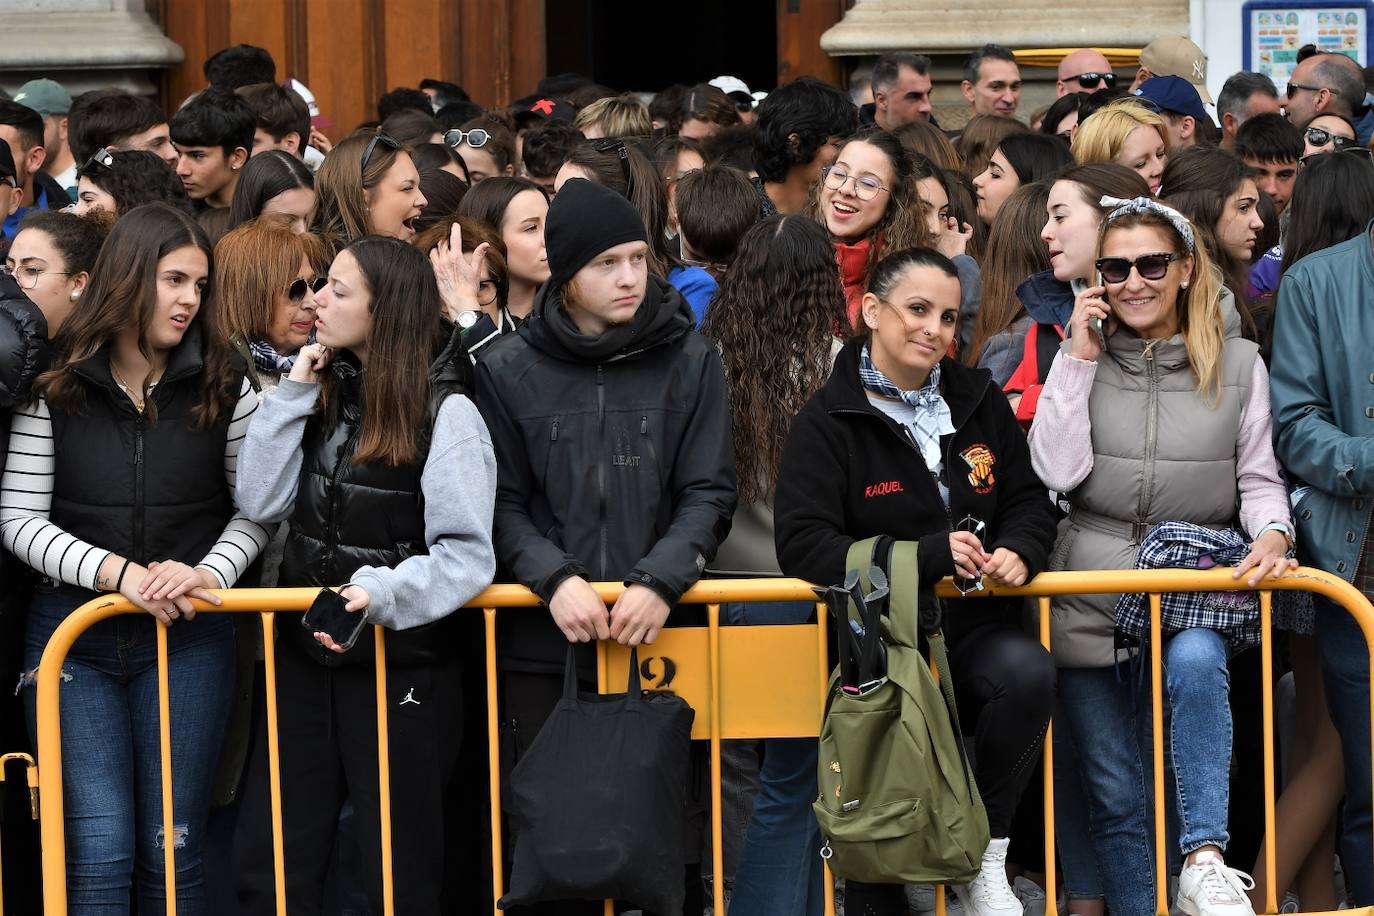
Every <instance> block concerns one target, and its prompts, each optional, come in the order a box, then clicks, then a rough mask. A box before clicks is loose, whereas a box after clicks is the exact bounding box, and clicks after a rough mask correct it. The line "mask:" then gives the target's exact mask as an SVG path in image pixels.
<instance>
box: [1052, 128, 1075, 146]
mask: <svg viewBox="0 0 1374 916" xmlns="http://www.w3.org/2000/svg"><path fill="white" fill-rule="evenodd" d="M1055 136H1056V137H1058V138H1059V139H1060V140H1063V141H1064V142H1065V143H1069V144H1072V143H1073V128H1072V127H1070V128H1069V129H1068V130H1061V131H1060V132H1059V133H1057V134H1055Z"/></svg>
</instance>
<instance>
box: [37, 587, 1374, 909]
mask: <svg viewBox="0 0 1374 916" xmlns="http://www.w3.org/2000/svg"><path fill="white" fill-rule="evenodd" d="M594 587H595V589H596V591H597V593H598V595H599V596H600V597H601V599H602V600H603V601H605V602H606V603H607V604H611V603H613V602H614V601H615V599H616V598H617V597H618V596H619V595H620V594H621V592H622V591H623V590H624V587H623V586H622V585H619V584H608V583H599V584H596V585H595V586H594ZM1261 587H1262V588H1263V589H1264V590H1263V591H1261V625H1262V642H1261V645H1262V653H1263V670H1264V671H1265V673H1266V674H1265V677H1264V679H1263V683H1262V696H1263V711H1264V719H1265V722H1264V783H1265V803H1264V810H1265V850H1266V861H1265V868H1266V872H1267V874H1268V876H1269V880H1268V882H1267V885H1266V886H1267V892H1266V898H1267V899H1266V901H1265V912H1267V913H1275V912H1277V902H1276V899H1275V898H1276V894H1277V889H1276V888H1275V885H1274V880H1273V877H1274V873H1275V867H1276V864H1275V843H1274V831H1275V824H1274V747H1273V725H1272V715H1273V691H1272V684H1271V682H1270V680H1269V677H1268V672H1269V671H1270V670H1271V668H1270V665H1271V662H1272V652H1273V647H1272V633H1271V628H1270V620H1269V611H1270V597H1271V590H1280V591H1298V590H1304V591H1310V592H1314V593H1317V594H1320V595H1323V596H1325V597H1327V598H1329V599H1330V600H1331V601H1333V602H1334V603H1336V604H1337V605H1339V606H1341V607H1343V608H1344V609H1345V610H1346V612H1347V613H1349V614H1351V616H1353V617H1354V618H1355V620H1356V622H1357V623H1358V624H1359V626H1360V629H1361V631H1362V632H1363V634H1364V638H1365V643H1366V645H1367V646H1370V647H1374V608H1371V606H1370V604H1369V602H1368V601H1367V600H1366V599H1365V598H1364V596H1363V595H1361V594H1360V593H1359V592H1358V591H1357V590H1356V589H1354V588H1353V587H1352V586H1351V585H1349V584H1348V583H1346V582H1344V581H1343V580H1340V579H1338V578H1336V577H1334V576H1331V575H1329V574H1327V573H1323V572H1320V571H1318V570H1312V569H1306V568H1304V569H1300V570H1298V571H1297V572H1295V573H1292V574H1290V575H1288V576H1286V577H1284V578H1283V579H1281V580H1272V579H1270V580H1265V581H1264V582H1263V583H1261ZM1240 590H1249V588H1248V586H1247V585H1246V584H1245V583H1244V581H1243V580H1236V579H1232V578H1231V575H1230V571H1229V570H1225V569H1219V570H1209V571H1205V572H1199V571H1192V570H1141V571H1137V570H1111V571H1087V572H1061V573H1045V574H1042V575H1040V576H1038V577H1037V578H1036V579H1035V580H1034V581H1032V582H1031V583H1029V584H1028V585H1026V586H1025V587H1022V588H1018V589H1005V588H988V589H985V590H984V591H983V592H980V593H977V594H978V596H979V597H992V596H1004V597H1007V596H1016V597H1028V598H1036V599H1038V604H1039V612H1040V638H1041V641H1042V643H1044V644H1045V645H1046V646H1047V647H1048V646H1049V621H1050V608H1051V599H1052V598H1053V597H1056V596H1063V595H1075V594H1117V593H1123V592H1132V593H1134V592H1146V593H1149V595H1150V612H1151V639H1150V665H1151V671H1152V673H1153V675H1154V676H1153V678H1152V702H1151V714H1152V717H1153V721H1154V726H1155V727H1154V729H1153V734H1154V783H1155V811H1154V815H1155V847H1156V862H1157V863H1158V864H1159V865H1160V867H1158V868H1157V869H1156V879H1157V908H1158V912H1159V913H1160V914H1161V916H1165V914H1167V913H1168V901H1167V899H1166V888H1167V880H1168V877H1167V875H1166V874H1165V869H1164V868H1163V867H1162V865H1163V863H1164V862H1166V861H1167V858H1166V856H1165V855H1164V843H1165V837H1166V834H1165V829H1164V807H1163V806H1164V804H1165V800H1166V795H1165V793H1164V791H1163V780H1164V766H1163V753H1164V751H1163V735H1162V728H1161V727H1160V723H1161V721H1162V718H1163V698H1162V687H1161V680H1160V676H1159V675H1160V668H1161V661H1160V646H1161V639H1160V635H1161V634H1160V622H1159V621H1160V616H1159V608H1160V595H1161V594H1163V593H1168V592H1185V591H1240ZM939 592H940V594H941V595H942V596H943V597H946V598H953V597H956V596H957V593H956V592H955V591H954V589H953V586H952V584H951V583H950V582H949V581H946V582H944V583H942V584H941V585H940V587H939ZM217 594H218V595H219V596H220V598H221V600H222V601H223V604H222V605H221V606H220V607H218V608H216V607H212V606H210V605H208V604H203V603H198V604H197V608H198V610H199V611H200V612H202V613H218V612H236V613H254V612H256V613H259V614H260V615H261V622H262V630H263V648H264V665H265V673H266V691H267V696H266V700H267V703H266V707H267V728H268V736H269V743H268V759H269V773H270V777H269V778H270V786H271V798H272V804H271V810H272V828H273V859H274V869H275V878H276V888H277V912H278V913H279V914H283V916H284V914H285V913H286V912H287V909H286V898H285V870H284V851H283V842H282V816H281V780H282V778H283V777H282V773H281V762H280V756H279V752H278V747H277V708H276V644H275V639H274V632H273V625H274V621H275V614H276V613H286V612H299V611H304V610H305V609H306V608H307V607H309V605H310V603H311V602H312V601H313V600H314V597H315V594H316V590H315V589H303V588H294V589H231V590H226V591H221V592H217ZM798 600H804V601H811V600H814V595H813V593H812V591H811V588H810V586H809V584H808V583H805V582H802V581H800V580H797V579H735V580H729V579H725V580H709V581H703V582H701V583H698V584H697V585H696V586H695V587H694V588H692V589H691V590H690V591H689V592H688V593H687V594H685V595H684V596H683V598H682V601H683V603H693V604H705V605H707V615H708V622H707V626H706V627H687V628H680V629H668V630H664V631H663V633H662V634H661V635H660V637H659V639H658V640H657V641H656V642H655V644H654V645H653V647H652V650H653V652H654V657H655V658H657V657H662V658H663V659H665V660H666V659H671V660H672V661H673V668H674V669H675V671H676V677H675V679H674V682H673V683H672V685H671V688H672V689H674V690H675V691H677V692H678V693H680V694H681V695H682V696H683V697H684V698H685V699H687V701H688V702H689V703H691V704H692V706H693V708H694V709H695V710H696V713H697V717H696V722H695V724H694V726H693V737H694V738H698V739H707V740H709V741H710V745H711V801H712V815H711V835H712V850H713V862H712V864H713V866H714V869H713V874H714V875H716V876H717V878H716V880H715V881H714V902H715V912H716V913H721V914H723V913H724V912H725V909H724V901H723V881H722V880H720V876H721V874H722V871H723V868H722V861H721V850H722V843H721V834H722V821H721V797H720V742H721V741H722V740H725V739H732V738H761V737H814V736H816V735H817V734H818V733H819V725H820V722H819V710H820V709H821V708H822V707H823V704H824V700H825V690H826V682H827V677H828V671H827V662H826V647H827V646H826V643H827V635H826V619H825V613H824V610H823V609H821V610H820V611H819V613H818V615H817V616H818V620H817V623H815V624H811V625H800V626H775V627H774V626H770V627H721V626H720V605H721V604H722V603H724V602H765V601H798ZM538 605H539V601H538V599H537V598H536V597H535V596H534V595H533V594H532V593H531V592H529V591H528V590H526V589H524V588H521V587H519V586H510V585H497V586H492V587H491V588H489V589H487V590H486V591H484V592H483V593H482V594H480V595H478V596H477V597H476V598H475V599H473V600H472V601H471V602H469V604H468V605H467V607H468V608H470V609H474V610H475V609H479V608H480V609H481V610H482V612H483V617H484V622H485V636H486V640H485V641H486V656H487V687H488V697H487V732H488V739H489V745H490V749H489V755H490V757H489V764H490V770H491V775H490V786H489V791H490V795H491V830H492V847H493V850H492V860H493V870H492V892H493V895H494V897H495V898H499V897H500V895H501V894H502V893H503V891H504V889H505V882H504V868H503V863H504V857H503V854H502V840H501V837H502V832H501V792H500V779H501V775H500V774H501V770H500V760H499V751H500V742H499V740H498V735H497V726H498V710H497V705H496V703H497V691H496V678H497V664H496V662H497V659H496V622H497V616H496V609H497V608H519V607H526V608H534V607H537V606H538ZM531 612H532V613H533V612H535V611H531ZM130 613H142V611H139V610H138V609H137V608H135V607H134V606H133V605H131V604H130V603H129V602H127V601H125V600H123V599H122V598H120V597H118V596H103V597H100V598H97V599H95V600H92V601H90V602H88V603H87V604H85V605H83V606H82V607H81V608H79V609H77V610H76V611H74V612H73V613H72V614H71V615H70V616H69V617H68V618H67V619H66V620H65V621H63V623H62V624H61V625H60V626H59V627H58V628H57V630H56V631H55V632H54V633H53V635H52V637H51V639H50V640H49V642H48V646H47V648H46V650H45V652H44V654H43V660H42V663H41V665H40V667H39V671H38V684H37V689H38V697H37V701H38V762H39V764H40V767H39V774H38V784H39V789H40V792H41V798H42V801H43V804H42V805H41V807H40V815H41V820H42V835H43V874H44V904H45V912H46V913H48V914H50V916H56V914H62V913H65V912H66V881H65V878H66V869H65V844H64V822H63V809H62V768H61V759H62V747H61V733H60V720H59V717H58V699H59V686H60V681H61V678H60V674H61V669H62V665H63V662H64V660H65V658H66V655H67V652H68V651H69V650H70V648H71V645H72V643H73V642H74V641H75V640H76V638H77V637H78V636H80V635H81V633H83V632H85V630H86V629H87V628H89V627H90V626H91V625H93V624H95V623H97V622H98V621H100V620H104V619H106V618H108V617H112V616H114V615H117V614H130ZM374 639H375V640H376V650H377V651H376V654H377V661H378V664H377V675H376V677H377V731H378V779H379V791H380V808H381V818H382V824H381V830H382V861H381V863H380V864H381V870H382V890H383V897H384V907H385V910H384V911H385V913H386V914H387V916H391V914H393V913H394V902H393V880H392V873H391V871H392V870H391V829H390V828H391V824H390V773H389V759H388V756H389V755H388V742H387V713H386V702H385V699H386V664H385V659H386V639H385V635H384V631H383V630H382V628H380V627H377V628H375V629H374ZM157 651H158V670H159V684H158V702H159V709H160V719H161V753H162V788H163V791H162V799H163V822H164V835H166V836H173V835H174V830H173V823H174V819H173V811H172V785H171V781H172V772H171V768H170V765H169V759H170V753H171V741H172V735H171V724H170V721H169V716H168V689H167V634H166V628H165V627H164V626H162V625H160V624H159V625H158V639H157ZM644 654H645V656H646V659H645V662H644V663H645V664H649V662H650V661H652V659H650V658H648V653H647V652H646V653H644ZM1371 657H1374V652H1371ZM760 659H763V660H766V664H764V665H760V664H758V662H759V660H760ZM597 660H598V664H597V678H598V685H599V688H600V689H601V690H602V691H603V692H604V691H605V690H606V689H607V685H609V684H622V683H624V675H625V674H626V673H627V665H628V651H627V650H626V649H624V648H623V647H621V646H618V645H615V644H608V643H601V644H599V646H598V659H597ZM660 664H661V665H662V667H663V671H664V672H665V674H664V675H657V674H652V671H651V676H648V677H647V680H649V681H651V682H652V681H655V680H656V681H657V682H658V683H657V685H655V684H653V683H650V687H653V686H658V687H662V686H665V685H664V684H663V681H664V680H665V679H666V671H667V664H666V661H665V662H661V663H660ZM1372 674H1374V672H1372ZM808 693H809V694H810V695H811V696H812V697H814V698H815V703H816V705H815V706H809V705H808V704H806V703H800V702H798V698H800V697H804V696H806V695H807V694H808ZM1371 734H1372V735H1374V727H1372V728H1371ZM1044 756H1045V787H1044V792H1045V855H1046V863H1047V865H1048V867H1047V869H1046V879H1047V881H1046V883H1047V887H1046V889H1045V890H1046V899H1047V901H1054V900H1055V899H1056V889H1055V876H1054V868H1053V862H1054V814H1053V812H1054V787H1053V771H1054V766H1053V745H1052V740H1051V735H1050V734H1048V733H1047V734H1046V737H1045V742H1044ZM30 773H31V775H30V782H31V784H32V779H33V777H32V771H30ZM287 778H289V774H287ZM175 855H176V852H175V844H174V843H165V844H164V856H165V866H166V881H167V912H168V913H169V914H175V912H176V887H175V882H176V878H175V876H176V869H175ZM825 894H826V912H827V913H828V914H833V913H834V908H833V907H834V904H833V896H832V882H831V881H829V880H827V881H826V882H825ZM1049 905H1051V906H1053V905H1054V904H1053V903H1050V904H1049ZM937 906H938V909H939V910H940V911H941V912H943V908H944V901H943V895H942V894H941V895H940V896H939V897H938V901H937ZM606 907H607V912H608V913H610V912H612V906H611V903H610V902H609V901H608V902H607V904H606ZM496 912H498V913H499V911H496Z"/></svg>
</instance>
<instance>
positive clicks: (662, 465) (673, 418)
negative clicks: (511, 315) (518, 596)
mask: <svg viewBox="0 0 1374 916" xmlns="http://www.w3.org/2000/svg"><path fill="white" fill-rule="evenodd" d="M693 324H694V319H693V316H692V310H691V308H690V306H688V304H687V302H686V301H685V300H684V299H683V298H682V296H681V295H680V294H679V293H678V291H677V290H676V289H674V288H673V287H672V286H670V285H669V284H668V283H666V282H664V281H663V280H661V279H659V278H657V277H654V276H650V277H649V285H648V288H647V292H646V295H645V299H644V302H643V303H642V304H641V305H640V307H639V311H638V312H637V313H636V315H635V319H634V321H633V322H632V323H631V324H629V325H625V326H621V327H617V328H611V329H609V330H608V331H607V332H606V333H605V334H602V335H601V336H599V337H594V338H593V337H587V336H586V335H583V334H581V333H579V332H578V330H577V328H576V326H575V325H574V324H573V323H572V321H571V319H570V318H569V317H568V315H567V313H566V312H565V311H564V310H563V308H562V302H561V297H560V295H559V293H558V290H556V289H552V288H550V286H549V285H546V286H545V288H544V289H543V290H541V292H540V294H539V298H538V299H537V300H536V301H535V306H534V310H533V311H532V312H531V313H530V317H529V320H528V321H527V322H526V323H525V324H524V326H522V327H521V328H520V331H519V333H517V334H508V335H503V337H502V338H501V339H500V340H498V341H496V342H495V343H493V344H492V345H491V346H490V347H489V348H488V349H487V351H486V353H485V354H484V355H483V357H482V359H481V360H480V361H479V362H478V364H477V405H478V407H479V409H480V410H481V412H482V416H483V418H484V419H485V420H486V423H487V427H488V429H489V430H490V432H491V439H492V444H493V446H494V447H495V450H496V463H497V466H498V469H499V470H498V485H497V494H496V517H495V527H496V532H495V544H496V557H497V561H498V563H499V564H500V566H501V568H502V569H503V571H504V574H505V575H507V576H510V577H512V578H514V579H515V580H516V581H518V582H520V583H521V584H523V585H525V586H527V587H529V588H530V589H532V590H533V591H534V592H535V593H536V594H538V595H539V597H540V598H542V599H543V600H544V601H545V602H548V601H549V600H550V599H551V598H552V596H553V593H554V591H555V590H556V589H557V588H558V586H559V584H561V583H562V582H563V580H564V579H566V578H568V577H569V576H582V577H583V578H586V579H587V580H588V581H624V582H628V583H632V584H640V585H645V586H648V587H649V588H652V589H653V590H654V591H655V592H657V593H658V594H659V595H660V596H661V597H662V598H663V599H664V600H665V601H667V602H668V603H669V604H670V605H672V604H674V603H676V602H677V600H678V598H679V597H681V595H682V593H683V592H684V591H686V590H687V589H688V588H689V587H690V586H691V585H692V584H694V583H695V582H696V580H697V579H698V578H699V577H700V576H701V573H702V570H703V569H705V565H706V563H707V562H708V561H709V560H710V559H711V558H712V557H713V556H714V555H715V551H716V547H717V546H718V545H719V544H720V542H721V541H722V540H723V539H724V537H725V535H726V534H727V533H728V532H729V527H730V517H731V514H732V513H733V511H734V508H735V468H734V453H733V449H732V447H731V438H730V412H729V409H728V406H727V402H726V390H725V373H724V370H723V369H722V367H721V362H720V357H719V355H718V354H717V353H716V350H715V348H714V347H713V346H711V344H710V343H709V342H708V341H707V340H706V339H705V338H704V337H702V336H701V335H699V334H697V333H696V332H695V331H694V330H692V327H693ZM501 629H502V633H503V639H502V652H503V655H504V656H505V657H506V658H507V659H508V660H509V661H511V662H514V665H512V666H511V667H519V666H522V665H523V666H524V667H525V668H526V670H561V669H562V666H563V662H564V657H565V655H566V651H567V649H566V647H567V642H566V640H565V638H564V636H563V634H562V633H561V632H560V631H559V630H558V628H557V626H555V624H554V623H553V621H552V619H551V618H550V617H549V616H548V614H547V613H546V612H540V611H520V612H517V613H515V614H513V615H511V621H510V622H509V623H505V624H503V625H502V628H501Z"/></svg>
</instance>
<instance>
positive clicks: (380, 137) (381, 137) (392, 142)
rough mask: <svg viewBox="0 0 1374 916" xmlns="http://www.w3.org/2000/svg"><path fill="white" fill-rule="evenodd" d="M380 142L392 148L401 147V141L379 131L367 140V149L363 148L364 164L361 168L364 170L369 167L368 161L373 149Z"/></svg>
mask: <svg viewBox="0 0 1374 916" xmlns="http://www.w3.org/2000/svg"><path fill="white" fill-rule="evenodd" d="M378 143H381V144H384V145H386V146H389V147H391V148H392V149H400V148H401V143H400V141H399V140H397V139H396V138H395V137H389V136H387V135H386V134H384V133H382V132H381V131H377V133H376V135H375V136H373V138H372V139H371V140H369V141H367V149H365V150H363V164H362V166H361V168H363V169H364V170H366V169H367V161H368V160H369V159H371V158H372V151H373V150H375V149H376V148H377V144H378Z"/></svg>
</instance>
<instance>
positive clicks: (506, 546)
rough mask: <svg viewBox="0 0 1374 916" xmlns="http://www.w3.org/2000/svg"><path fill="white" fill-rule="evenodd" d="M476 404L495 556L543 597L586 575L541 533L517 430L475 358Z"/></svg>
mask: <svg viewBox="0 0 1374 916" xmlns="http://www.w3.org/2000/svg"><path fill="white" fill-rule="evenodd" d="M476 387H477V408H478V410H479V411H480V412H481V414H482V419H483V420H484V421H486V424H487V430H488V432H490V433H491V443H492V447H493V450H494V451H495V452H496V510H495V514H494V522H493V524H494V533H493V537H492V541H493V543H494V545H495V547H496V560H497V562H498V563H499V564H500V566H501V568H503V569H505V570H507V571H508V572H509V573H510V574H511V575H513V576H515V578H516V581H518V582H519V583H520V584H521V585H524V586H525V587H526V588H528V589H530V591H532V592H534V593H535V594H536V595H538V596H539V597H540V598H542V599H543V600H544V601H545V602H546V603H547V602H548V601H551V600H552V599H553V593H554V592H555V591H557V589H558V586H559V585H561V584H562V583H563V580H564V579H567V578H568V577H570V576H582V577H583V578H586V577H587V575H588V573H587V570H586V568H585V567H583V566H582V564H581V563H579V562H578V561H577V558H576V557H574V556H572V555H571V554H569V553H568V552H567V551H565V550H563V548H561V547H559V546H558V545H557V544H555V543H554V542H553V541H551V540H549V539H548V538H546V537H544V535H543V534H542V533H541V532H540V531H539V529H538V527H536V525H535V524H534V521H533V519H532V518H531V516H530V510H529V494H531V493H533V492H535V490H536V489H537V488H536V486H535V482H534V473H533V471H532V469H531V468H530V462H529V455H528V454H527V453H526V451H525V443H524V442H523V441H522V439H521V436H520V430H519V428H518V427H517V426H516V424H515V422H514V421H513V420H512V419H511V417H510V414H509V413H508V412H507V411H506V408H505V405H504V404H503V403H502V400H501V393H500V391H499V386H498V385H497V384H496V382H495V380H494V379H493V377H492V374H491V370H490V369H489V368H488V367H487V366H486V365H485V364H484V363H482V362H480V361H479V362H478V364H477V386H476Z"/></svg>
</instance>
